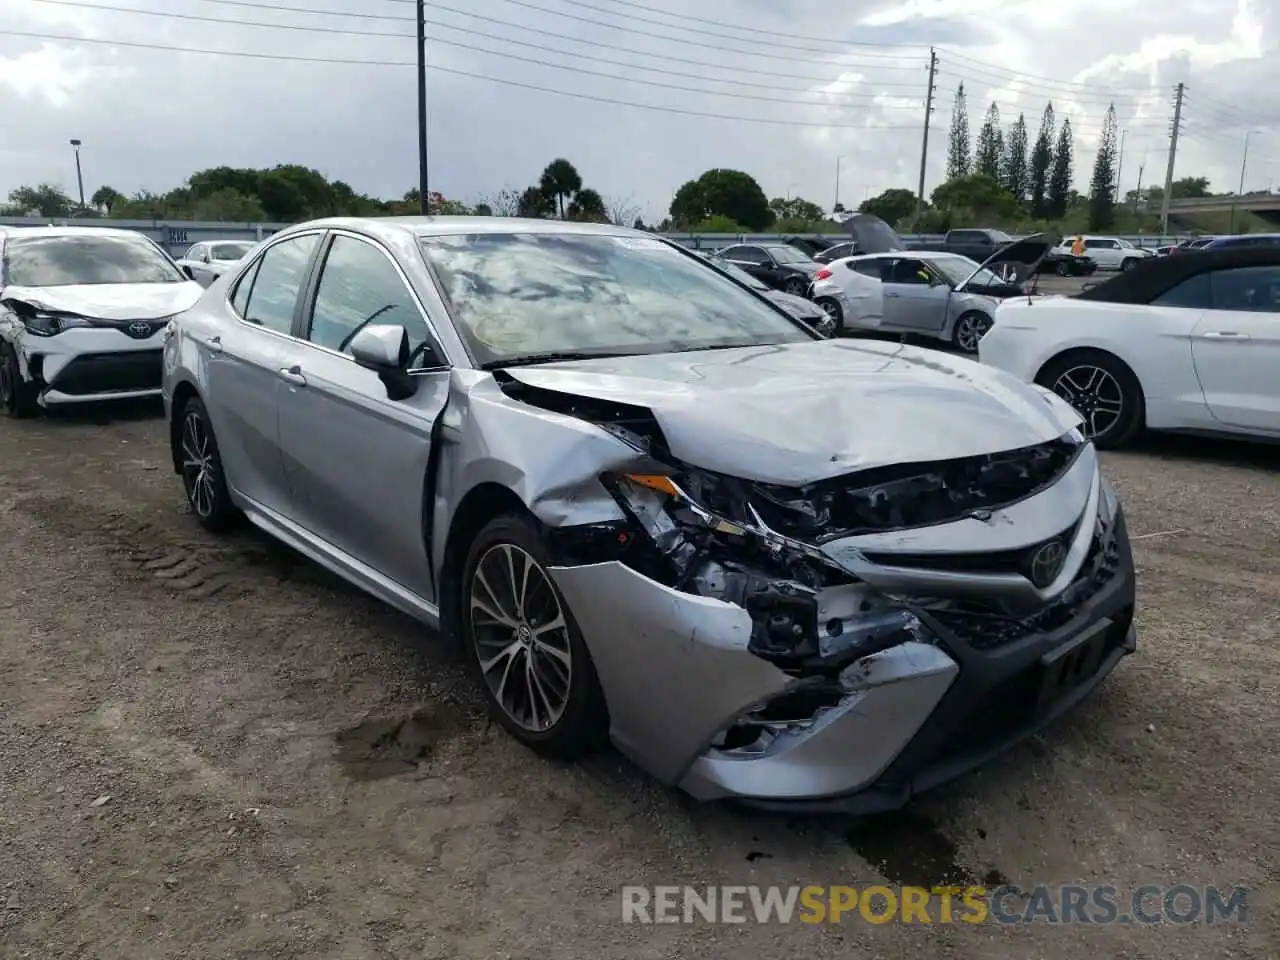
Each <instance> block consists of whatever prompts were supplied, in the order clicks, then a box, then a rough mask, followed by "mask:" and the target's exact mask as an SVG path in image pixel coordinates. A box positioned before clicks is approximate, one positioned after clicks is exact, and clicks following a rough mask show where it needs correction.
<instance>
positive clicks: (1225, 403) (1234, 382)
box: [1191, 266, 1280, 434]
mask: <svg viewBox="0 0 1280 960" xmlns="http://www.w3.org/2000/svg"><path fill="white" fill-rule="evenodd" d="M1209 292H1210V298H1211V308H1210V309H1209V310H1207V311H1206V312H1205V313H1204V314H1203V315H1202V316H1201V318H1200V321H1199V323H1197V324H1196V328H1195V331H1194V333H1193V334H1192V348H1191V349H1192V355H1193V356H1194V358H1195V366H1196V375H1197V376H1198V377H1199V378H1200V386H1201V387H1202V388H1203V389H1204V396H1205V402H1206V403H1207V404H1208V406H1209V412H1210V413H1212V414H1213V417H1214V419H1215V420H1217V421H1219V422H1220V423H1223V424H1225V425H1227V426H1230V427H1236V428H1241V429H1246V430H1254V431H1259V432H1265V433H1275V434H1280V267H1276V266H1262V267H1238V268H1236V269H1233V270H1215V271H1214V272H1213V273H1211V274H1210V275H1209Z"/></svg>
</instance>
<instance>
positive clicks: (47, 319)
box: [18, 310, 92, 337]
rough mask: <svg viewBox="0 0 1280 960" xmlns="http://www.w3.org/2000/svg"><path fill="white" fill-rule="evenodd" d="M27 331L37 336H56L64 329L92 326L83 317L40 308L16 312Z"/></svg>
mask: <svg viewBox="0 0 1280 960" xmlns="http://www.w3.org/2000/svg"><path fill="white" fill-rule="evenodd" d="M18 316H19V318H20V319H21V320H22V325H23V326H24V327H26V329H27V332H28V333H30V334H33V335H34V336H37V337H56V336H57V335H58V334H60V333H62V331H64V330H70V329H72V328H74V327H88V326H92V324H90V323H89V321H88V320H86V319H84V317H77V316H73V315H71V314H66V313H45V312H44V311H41V310H36V311H27V312H23V313H19V314H18Z"/></svg>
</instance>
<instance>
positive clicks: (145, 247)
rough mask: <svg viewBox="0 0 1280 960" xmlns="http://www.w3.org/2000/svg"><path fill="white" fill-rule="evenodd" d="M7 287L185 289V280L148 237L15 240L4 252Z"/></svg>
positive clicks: (31, 238)
mask: <svg viewBox="0 0 1280 960" xmlns="http://www.w3.org/2000/svg"><path fill="white" fill-rule="evenodd" d="M3 273H4V277H5V283H6V284H9V285H12V286H15V287H69V286H72V285H74V284H110V283H183V282H185V281H186V279H187V278H186V277H185V276H183V275H182V273H181V272H180V271H179V270H178V268H177V267H175V266H174V265H173V264H172V263H170V262H169V260H168V259H167V258H166V257H165V256H164V254H162V253H161V252H160V250H159V249H158V248H157V247H156V246H155V245H154V244H153V243H151V241H150V240H147V239H146V238H145V237H142V236H138V238H137V239H134V238H132V237H88V236H62V237H13V236H11V237H10V238H9V240H8V242H7V243H6V244H5V248H4V271H3Z"/></svg>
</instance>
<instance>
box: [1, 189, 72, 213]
mask: <svg viewBox="0 0 1280 960" xmlns="http://www.w3.org/2000/svg"><path fill="white" fill-rule="evenodd" d="M9 203H10V204H11V205H12V206H13V207H14V208H15V209H17V210H19V211H21V212H20V213H19V214H18V216H26V215H27V214H28V213H29V211H32V210H34V211H35V212H36V215H37V216H40V217H66V216H70V215H71V198H70V197H68V196H67V195H66V194H65V193H63V192H62V188H61V187H57V186H54V185H53V184H51V183H41V184H38V185H37V186H34V187H17V188H16V189H14V190H10V191H9Z"/></svg>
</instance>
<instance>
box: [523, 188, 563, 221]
mask: <svg viewBox="0 0 1280 960" xmlns="http://www.w3.org/2000/svg"><path fill="white" fill-rule="evenodd" d="M553 212H554V210H552V206H551V200H549V199H548V198H547V195H546V194H545V193H543V192H542V189H541V188H540V187H529V188H527V189H526V190H525V191H524V193H522V194H520V199H519V200H517V201H516V216H518V217H536V218H539V219H545V218H546V217H549V216H551V214H552V213H553Z"/></svg>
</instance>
